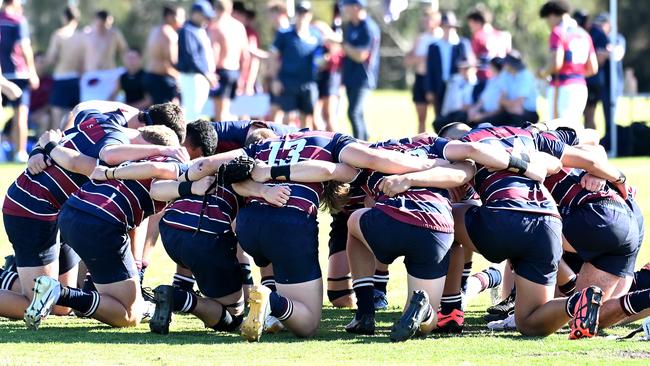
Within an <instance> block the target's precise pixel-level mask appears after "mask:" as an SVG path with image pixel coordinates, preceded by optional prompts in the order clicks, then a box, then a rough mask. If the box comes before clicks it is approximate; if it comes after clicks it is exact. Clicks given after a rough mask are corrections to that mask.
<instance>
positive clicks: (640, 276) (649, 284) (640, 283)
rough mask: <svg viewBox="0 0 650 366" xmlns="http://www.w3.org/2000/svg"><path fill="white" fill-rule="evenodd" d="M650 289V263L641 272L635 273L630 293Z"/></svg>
mask: <svg viewBox="0 0 650 366" xmlns="http://www.w3.org/2000/svg"><path fill="white" fill-rule="evenodd" d="M649 288H650V263H648V264H646V265H645V266H644V267H643V268H641V269H640V270H638V271H636V272H634V280H633V281H632V286H631V287H630V292H633V291H638V290H645V289H649Z"/></svg>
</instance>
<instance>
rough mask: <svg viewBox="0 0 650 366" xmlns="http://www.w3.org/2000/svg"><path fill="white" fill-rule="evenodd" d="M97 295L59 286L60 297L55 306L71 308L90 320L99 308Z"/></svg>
mask: <svg viewBox="0 0 650 366" xmlns="http://www.w3.org/2000/svg"><path fill="white" fill-rule="evenodd" d="M99 300H100V297H99V293H98V292H97V291H86V290H84V289H78V288H74V287H67V286H61V295H60V296H59V299H58V300H57V301H56V304H57V305H60V306H65V307H68V308H72V309H74V310H76V311H78V312H79V313H81V315H82V316H84V317H87V318H90V317H91V316H93V314H95V312H96V311H97V309H98V308H99Z"/></svg>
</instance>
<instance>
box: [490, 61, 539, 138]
mask: <svg viewBox="0 0 650 366" xmlns="http://www.w3.org/2000/svg"><path fill="white" fill-rule="evenodd" d="M503 63H504V69H503V71H504V78H503V85H504V93H503V94H502V96H501V109H502V112H501V113H500V114H499V115H497V116H496V117H494V118H493V121H492V122H493V124H495V125H507V126H515V127H522V126H523V125H524V124H525V123H526V122H533V123H536V122H537V121H538V120H539V115H538V114H537V87H536V85H535V76H533V74H532V73H531V72H530V71H529V70H528V69H527V68H526V65H525V64H524V61H523V60H522V58H521V54H520V53H519V52H518V51H515V50H513V51H512V52H510V53H509V54H508V55H507V56H506V57H505V59H504V61H503ZM485 122H489V121H485Z"/></svg>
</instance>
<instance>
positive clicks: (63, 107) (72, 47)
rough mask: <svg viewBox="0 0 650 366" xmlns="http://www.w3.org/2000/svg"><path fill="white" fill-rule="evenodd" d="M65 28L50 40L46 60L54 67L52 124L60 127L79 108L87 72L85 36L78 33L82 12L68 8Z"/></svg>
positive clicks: (64, 16)
mask: <svg viewBox="0 0 650 366" xmlns="http://www.w3.org/2000/svg"><path fill="white" fill-rule="evenodd" d="M62 21H63V26H62V27H61V28H59V29H57V30H56V31H55V32H54V33H53V34H52V37H51V38H50V45H49V46H48V48H47V54H46V55H45V59H46V62H47V64H48V65H54V73H53V74H52V77H53V78H54V86H53V88H52V94H50V105H51V106H52V108H51V109H50V114H51V118H52V123H53V124H55V125H57V126H58V125H59V123H60V122H59V121H61V119H62V118H63V116H64V115H67V113H68V112H70V111H71V110H72V108H74V106H76V105H77V104H79V102H80V100H79V78H80V77H81V72H82V71H83V56H84V48H83V47H84V44H83V38H82V37H83V35H82V34H81V33H79V32H78V31H77V26H78V25H79V10H78V9H77V8H76V7H74V6H66V7H65V9H64V10H63V17H62Z"/></svg>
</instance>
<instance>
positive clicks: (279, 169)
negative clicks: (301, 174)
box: [271, 165, 291, 180]
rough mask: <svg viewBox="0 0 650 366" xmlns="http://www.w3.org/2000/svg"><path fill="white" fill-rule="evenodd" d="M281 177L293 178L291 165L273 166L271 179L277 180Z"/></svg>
mask: <svg viewBox="0 0 650 366" xmlns="http://www.w3.org/2000/svg"><path fill="white" fill-rule="evenodd" d="M279 177H284V179H285V180H291V165H279V166H273V167H271V179H273V180H276V179H278V178H279Z"/></svg>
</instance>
